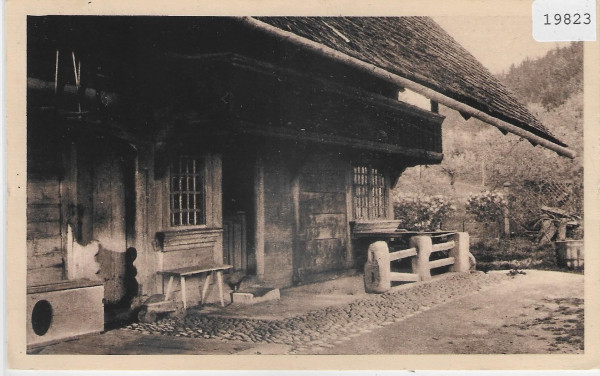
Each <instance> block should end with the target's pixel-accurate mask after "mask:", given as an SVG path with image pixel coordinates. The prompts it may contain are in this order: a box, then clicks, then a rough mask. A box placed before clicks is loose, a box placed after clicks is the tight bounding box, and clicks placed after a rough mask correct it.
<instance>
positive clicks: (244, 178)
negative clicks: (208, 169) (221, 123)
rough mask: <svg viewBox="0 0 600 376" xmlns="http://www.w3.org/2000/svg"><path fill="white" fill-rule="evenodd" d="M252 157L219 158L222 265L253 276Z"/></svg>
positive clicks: (254, 272)
mask: <svg viewBox="0 0 600 376" xmlns="http://www.w3.org/2000/svg"><path fill="white" fill-rule="evenodd" d="M254 169H255V162H254V159H253V158H248V157H247V156H246V155H242V153H239V154H237V155H232V154H228V155H225V156H224V157H223V262H224V263H226V264H230V265H233V269H234V270H235V271H243V272H246V273H248V274H256V256H255V247H254V234H253V229H254V220H255V219H254V217H255V215H254V212H255V208H254Z"/></svg>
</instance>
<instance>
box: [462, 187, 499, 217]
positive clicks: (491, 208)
mask: <svg viewBox="0 0 600 376" xmlns="http://www.w3.org/2000/svg"><path fill="white" fill-rule="evenodd" d="M506 207H507V202H506V199H505V198H504V197H503V196H502V195H501V194H499V193H497V192H490V191H485V192H483V193H476V194H473V195H471V196H469V198H468V199H467V204H466V210H467V213H469V214H470V215H472V216H473V217H475V220H477V221H478V222H482V223H486V224H487V223H498V222H500V221H501V220H502V219H503V218H504V210H505V209H506Z"/></svg>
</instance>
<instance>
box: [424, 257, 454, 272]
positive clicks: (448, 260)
mask: <svg viewBox="0 0 600 376" xmlns="http://www.w3.org/2000/svg"><path fill="white" fill-rule="evenodd" d="M452 264H454V257H448V258H444V259H440V260H435V261H429V268H430V269H435V268H441V267H442V266H447V265H452Z"/></svg>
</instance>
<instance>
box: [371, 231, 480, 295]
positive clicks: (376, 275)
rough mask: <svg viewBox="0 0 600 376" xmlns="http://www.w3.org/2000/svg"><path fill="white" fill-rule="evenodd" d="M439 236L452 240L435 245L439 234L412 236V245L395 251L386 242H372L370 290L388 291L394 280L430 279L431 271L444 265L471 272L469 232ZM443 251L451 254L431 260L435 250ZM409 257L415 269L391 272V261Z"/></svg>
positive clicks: (454, 270) (410, 243)
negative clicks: (407, 271)
mask: <svg viewBox="0 0 600 376" xmlns="http://www.w3.org/2000/svg"><path fill="white" fill-rule="evenodd" d="M440 236H444V237H446V238H451V240H447V241H445V242H443V243H437V244H433V239H434V238H436V236H427V235H417V236H413V237H411V238H410V241H409V248H407V249H402V250H395V251H393V252H390V248H389V246H388V243H387V242H385V241H381V240H378V241H375V242H373V243H371V244H370V245H369V249H368V255H367V262H366V264H365V276H364V278H365V289H366V290H367V292H377V293H381V292H386V291H388V290H389V289H390V288H391V287H392V282H416V281H428V280H430V279H431V270H432V269H436V268H441V267H443V266H450V271H453V272H469V270H470V266H471V265H470V260H469V257H470V253H469V234H468V233H466V232H457V233H449V234H444V235H440ZM443 251H448V253H449V256H448V257H443V258H439V259H437V260H430V258H431V255H432V254H433V253H435V252H443ZM406 258H410V259H411V266H412V272H411V273H398V272H392V270H391V263H392V262H394V261H398V260H401V259H406Z"/></svg>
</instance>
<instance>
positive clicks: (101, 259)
mask: <svg viewBox="0 0 600 376" xmlns="http://www.w3.org/2000/svg"><path fill="white" fill-rule="evenodd" d="M136 258H137V250H136V249H135V248H133V247H130V248H127V250H126V251H125V252H115V251H112V250H109V249H106V248H104V247H103V246H102V245H100V251H99V253H98V256H97V260H98V263H99V264H100V278H102V281H103V282H104V303H105V307H106V308H107V309H110V308H129V307H130V305H131V302H132V301H133V298H135V297H136V296H137V294H138V288H139V285H138V282H137V280H136V278H135V277H136V275H137V269H136V268H135V266H134V265H133V262H134V261H135V259H136Z"/></svg>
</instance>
